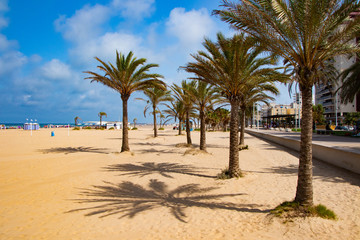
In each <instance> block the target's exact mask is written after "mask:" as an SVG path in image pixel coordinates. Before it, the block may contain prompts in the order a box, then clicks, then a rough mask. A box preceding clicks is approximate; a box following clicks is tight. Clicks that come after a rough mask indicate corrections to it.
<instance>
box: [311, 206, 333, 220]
mask: <svg viewBox="0 0 360 240" xmlns="http://www.w3.org/2000/svg"><path fill="white" fill-rule="evenodd" d="M312 211H313V213H314V214H315V215H317V216H319V217H321V218H326V219H333V220H335V219H336V218H337V217H336V214H335V213H334V212H333V211H332V210H330V209H327V208H326V207H325V206H324V205H322V204H319V205H316V206H315V207H312Z"/></svg>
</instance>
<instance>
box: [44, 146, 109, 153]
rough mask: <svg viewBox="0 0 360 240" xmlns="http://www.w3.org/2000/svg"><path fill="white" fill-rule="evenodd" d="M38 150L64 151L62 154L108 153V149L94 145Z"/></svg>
mask: <svg viewBox="0 0 360 240" xmlns="http://www.w3.org/2000/svg"><path fill="white" fill-rule="evenodd" d="M39 151H40V152H42V153H64V154H70V153H79V152H87V153H101V154H109V152H108V149H106V148H94V147H58V148H50V149H41V150H39Z"/></svg>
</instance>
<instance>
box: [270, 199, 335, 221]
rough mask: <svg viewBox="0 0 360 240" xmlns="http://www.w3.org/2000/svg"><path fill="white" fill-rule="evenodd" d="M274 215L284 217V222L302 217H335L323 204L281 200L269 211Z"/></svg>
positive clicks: (333, 218)
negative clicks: (305, 203) (281, 201)
mask: <svg viewBox="0 0 360 240" xmlns="http://www.w3.org/2000/svg"><path fill="white" fill-rule="evenodd" d="M270 213H271V214H273V215H275V216H276V217H281V218H285V222H287V221H291V219H293V218H299V217H301V218H303V217H321V218H325V219H332V220H335V219H337V217H336V214H335V213H334V212H333V211H331V210H330V209H327V208H326V207H325V206H324V205H321V204H319V205H316V206H314V205H311V206H304V205H301V204H300V203H298V202H296V201H292V202H283V203H282V204H280V205H279V206H277V207H276V208H275V209H274V210H271V211H270Z"/></svg>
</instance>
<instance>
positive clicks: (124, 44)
mask: <svg viewBox="0 0 360 240" xmlns="http://www.w3.org/2000/svg"><path fill="white" fill-rule="evenodd" d="M141 41H142V40H141V38H139V37H136V36H134V35H131V34H125V33H116V32H115V33H106V34H105V35H103V36H100V37H98V38H95V39H93V40H91V41H87V42H85V43H83V44H79V45H77V46H76V47H75V48H73V49H72V50H71V51H70V54H71V57H72V58H73V59H74V60H75V61H76V62H78V63H80V64H86V63H88V62H89V61H90V62H91V61H94V60H93V58H94V57H98V58H100V59H102V60H105V61H109V60H113V59H114V58H115V52H116V50H118V51H119V52H129V51H135V50H136V49H138V48H139V47H138V46H139V45H140V44H141ZM86 65H88V64H86Z"/></svg>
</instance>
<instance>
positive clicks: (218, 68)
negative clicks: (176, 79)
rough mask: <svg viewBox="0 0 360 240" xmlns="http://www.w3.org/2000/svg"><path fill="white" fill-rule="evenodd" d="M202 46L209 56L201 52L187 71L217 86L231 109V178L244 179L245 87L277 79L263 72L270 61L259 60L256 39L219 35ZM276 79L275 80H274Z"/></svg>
mask: <svg viewBox="0 0 360 240" xmlns="http://www.w3.org/2000/svg"><path fill="white" fill-rule="evenodd" d="M203 46H204V47H205V49H206V50H207V52H208V53H207V52H204V51H199V52H198V53H197V54H196V55H192V57H193V58H194V59H195V61H196V62H194V63H188V64H187V65H186V66H185V67H184V69H185V70H186V71H187V72H191V73H195V75H196V77H194V78H192V79H198V80H201V81H204V82H208V83H210V84H213V85H215V86H216V87H217V88H218V89H219V91H221V94H222V95H223V96H224V97H226V99H227V100H228V102H229V103H230V106H231V114H230V149H229V152H230V154H229V176H230V177H239V176H241V170H240V167H239V150H238V147H239V146H238V145H239V135H238V129H239V123H238V115H239V104H240V101H241V100H242V97H243V96H244V92H245V91H246V88H245V87H244V86H245V84H246V83H247V82H248V81H249V80H248V79H250V80H251V79H253V78H263V77H265V76H267V77H269V78H270V77H271V75H274V76H277V75H280V74H275V71H274V70H273V69H267V68H264V69H261V67H262V66H264V65H265V64H269V63H271V59H270V58H266V59H261V58H260V59H257V58H258V57H259V55H260V54H261V53H262V49H261V48H260V47H258V46H257V45H256V42H255V40H254V39H253V38H251V37H247V36H245V35H244V34H240V35H234V37H232V38H229V39H227V38H225V37H224V36H223V35H222V34H221V33H218V34H217V43H214V42H212V41H211V40H209V39H205V42H204V43H203ZM274 76H273V77H274Z"/></svg>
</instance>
